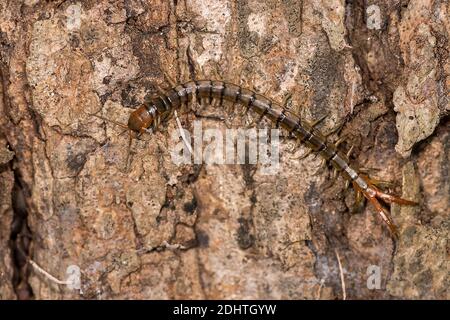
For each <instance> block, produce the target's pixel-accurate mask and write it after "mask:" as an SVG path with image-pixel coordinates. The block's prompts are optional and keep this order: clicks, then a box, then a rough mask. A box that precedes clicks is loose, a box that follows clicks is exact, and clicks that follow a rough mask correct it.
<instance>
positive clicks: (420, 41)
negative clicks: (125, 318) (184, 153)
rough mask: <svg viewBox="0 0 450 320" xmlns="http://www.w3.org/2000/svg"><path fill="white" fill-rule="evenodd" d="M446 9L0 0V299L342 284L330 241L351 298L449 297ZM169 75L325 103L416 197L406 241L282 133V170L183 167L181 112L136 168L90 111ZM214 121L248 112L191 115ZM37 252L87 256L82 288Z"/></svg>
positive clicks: (318, 289)
mask: <svg viewBox="0 0 450 320" xmlns="http://www.w3.org/2000/svg"><path fill="white" fill-rule="evenodd" d="M372 5H373V6H372ZM370 6H372V7H371V8H372V9H370V8H369V7H370ZM373 8H375V9H373ZM376 8H378V9H376ZM377 10H379V11H377ZM449 11H450V7H449V3H448V1H428V0H415V1H414V0H411V1H394V0H392V1H379V0H374V1H347V2H346V1H343V0H332V1H325V0H323V1H320V0H314V1H302V0H282V1H275V0H265V1H256V0H247V1H244V0H236V1H227V0H201V1H200V0H178V1H177V0H172V1H171V0H148V1H144V0H110V1H106V0H103V1H93V0H92V1H91V0H86V1H75V0H73V1H40V0H21V1H16V0H14V1H12V0H6V1H2V2H1V3H0V59H1V60H0V62H1V65H0V67H1V69H0V70H1V87H0V89H1V91H0V93H1V96H2V98H1V99H0V125H1V131H0V169H1V170H0V298H1V299H12V298H35V299H52V298H55V299H70V298H75V299H112V298H145V299H179V298H186V299H220V298H228V299H230V298H235V299H241V298H248V299H341V298H342V297H343V293H342V284H341V280H340V272H339V268H338V261H337V254H338V255H339V257H340V260H341V263H342V266H343V274H344V279H345V285H346V295H347V297H348V298H353V299H366V298H369V299H370V298H388V299H391V298H395V299H398V298H400V299H405V298H419V299H420V298H431V299H445V298H448V293H447V288H448V287H449V279H448V251H449V247H448V243H447V242H448V232H449V225H448V222H449V194H450V190H449V167H448V163H449V123H448V117H446V116H447V115H448V111H449V109H450V107H449V87H450V62H449V57H448V55H449V33H450V25H449V19H448V17H449V14H450V12H449ZM378 12H379V19H377V16H376V15H377V14H378ZM374 19H375V20H374ZM164 74H168V75H169V76H170V77H172V78H174V79H176V80H177V81H180V82H183V81H187V80H189V79H192V78H197V79H198V78H213V79H214V78H217V77H218V76H217V75H220V77H221V78H222V79H224V80H228V81H231V82H234V83H237V84H241V85H243V86H245V87H251V86H253V87H254V88H255V89H256V90H257V91H259V92H264V93H265V94H266V95H267V96H268V97H271V98H273V99H274V100H276V101H280V102H281V101H282V100H283V99H284V98H285V97H286V95H287V94H291V95H292V98H291V102H292V108H293V109H294V110H295V111H296V112H297V113H299V114H301V115H302V116H303V117H304V118H305V119H308V120H310V121H312V120H314V119H318V118H320V117H322V116H324V115H328V117H327V119H326V120H325V121H324V123H323V124H322V125H321V129H322V130H323V131H324V132H327V131H329V130H331V129H332V128H334V127H335V126H337V125H342V132H341V135H343V134H347V135H348V138H347V139H346V143H345V144H344V148H349V147H350V146H351V145H353V146H354V147H355V148H354V152H353V158H354V161H356V162H358V163H360V164H361V166H364V167H368V168H375V169H377V171H376V172H375V175H376V177H378V178H379V179H382V180H387V181H393V182H394V185H395V187H394V188H393V190H394V191H395V192H396V193H397V194H401V193H402V192H403V196H404V197H406V198H409V199H414V200H416V201H418V202H419V203H420V204H419V205H418V206H417V207H399V206H393V207H392V210H391V212H392V214H393V217H394V220H395V221H396V223H397V224H398V226H399V228H400V234H401V236H400V240H399V241H397V242H394V241H393V240H392V239H391V237H390V235H389V233H388V232H387V230H386V228H385V226H384V225H383V224H382V223H381V221H380V219H379V218H378V217H377V216H376V215H375V214H374V211H373V208H372V207H370V206H366V207H365V208H364V209H363V210H362V211H361V212H359V213H355V214H352V213H350V211H351V209H352V207H353V202H354V192H353V191H352V190H351V189H345V187H344V182H343V181H342V180H341V179H338V180H337V182H336V183H334V184H333V185H332V186H331V187H327V185H328V184H329V180H330V179H331V170H330V169H329V168H328V167H327V166H324V165H323V164H322V163H321V160H320V159H319V158H315V157H314V156H313V155H311V156H308V157H306V158H305V159H298V155H299V154H302V153H303V152H305V149H304V148H303V147H300V148H297V147H294V145H293V141H290V140H287V139H286V141H284V142H283V143H282V144H281V150H280V166H281V167H280V171H279V172H278V173H277V174H276V175H267V174H264V172H263V171H262V170H261V166H260V165H258V164H257V165H206V164H201V165H182V166H179V165H176V164H174V163H173V161H172V159H171V156H170V152H171V150H173V149H174V146H175V144H177V143H178V141H174V140H173V139H172V138H171V134H172V133H173V132H174V131H176V130H177V127H176V123H175V121H170V122H169V123H168V125H167V126H166V127H167V128H164V129H163V130H162V131H161V132H157V133H154V134H152V135H149V134H146V135H143V136H142V137H140V139H137V140H136V139H135V140H133V142H132V146H131V158H130V159H129V160H130V161H129V164H128V166H127V163H126V162H127V146H128V137H127V136H126V135H120V133H121V131H122V128H120V127H117V126H115V125H114V124H111V123H108V122H105V121H103V120H101V119H99V118H97V117H94V116H93V114H94V113H98V114H101V115H103V116H104V117H107V118H109V119H112V120H115V121H120V122H122V123H126V121H127V119H128V115H129V113H130V112H131V111H132V110H133V109H135V108H136V107H138V106H139V105H140V104H141V103H142V102H143V101H144V97H145V96H146V95H147V94H149V93H150V94H151V93H154V92H156V87H157V86H161V87H165V88H167V79H166V78H165V76H164ZM220 118H227V122H228V123H229V124H231V126H233V127H235V128H243V126H244V125H245V119H244V118H242V117H240V116H239V115H238V114H237V113H234V114H232V116H230V115H228V114H225V113H224V111H223V109H214V108H212V107H210V106H206V107H203V108H200V107H196V110H195V112H190V113H186V114H182V115H180V120H181V122H182V124H183V127H185V128H188V129H189V130H192V126H193V121H194V120H202V125H203V128H220V129H221V130H225V129H226V125H225V124H224V122H223V121H219V120H218V119H220ZM261 126H264V123H263V124H261ZM333 138H334V139H335V138H336V137H333V136H332V139H333ZM30 259H31V260H32V261H34V262H35V263H37V265H39V266H40V267H41V268H42V269H43V270H45V271H46V272H48V273H49V274H51V275H53V276H54V277H56V278H58V279H60V280H65V279H66V277H67V274H66V272H67V268H68V267H69V266H72V265H75V266H78V267H79V268H80V270H81V290H73V289H71V288H69V287H67V286H66V285H60V284H57V283H55V282H54V281H53V280H51V279H50V278H49V276H46V275H45V274H44V273H43V272H42V271H39V270H38V269H37V268H35V267H33V266H32V265H31V264H30ZM370 266H376V267H378V268H379V270H380V272H381V275H380V276H381V277H380V279H381V286H380V288H379V289H370V288H368V286H367V281H368V278H369V276H370V274H369V275H368V268H369V267H370ZM369 269H370V268H369Z"/></svg>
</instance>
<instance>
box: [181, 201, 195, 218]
mask: <svg viewBox="0 0 450 320" xmlns="http://www.w3.org/2000/svg"><path fill="white" fill-rule="evenodd" d="M195 209H197V199H196V198H195V197H193V198H192V200H191V201H190V202H186V203H185V204H184V205H183V210H184V211H185V212H187V214H188V215H192V214H193V213H194V211H195Z"/></svg>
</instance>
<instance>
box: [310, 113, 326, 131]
mask: <svg viewBox="0 0 450 320" xmlns="http://www.w3.org/2000/svg"><path fill="white" fill-rule="evenodd" d="M326 118H328V115H324V116H322V117H320V118H319V119H317V120H315V121H313V122H312V123H311V127H312V128H314V127H316V126H317V125H318V124H319V123H321V122H322V121H323V120H325V119H326Z"/></svg>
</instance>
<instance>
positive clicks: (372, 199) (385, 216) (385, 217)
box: [366, 196, 398, 239]
mask: <svg viewBox="0 0 450 320" xmlns="http://www.w3.org/2000/svg"><path fill="white" fill-rule="evenodd" d="M366 197H367V196H366ZM367 198H368V199H369V201H370V202H371V203H372V205H373V206H374V207H375V209H376V211H377V213H378V214H379V215H380V217H381V219H383V221H384V222H385V223H386V225H387V226H388V228H389V231H390V232H391V235H392V236H393V237H394V238H396V239H398V230H397V226H396V225H395V224H394V221H393V220H392V218H391V217H390V214H389V212H388V211H387V210H386V208H384V207H383V206H382V205H381V203H379V202H378V200H377V199H376V198H375V197H370V196H368V197H367Z"/></svg>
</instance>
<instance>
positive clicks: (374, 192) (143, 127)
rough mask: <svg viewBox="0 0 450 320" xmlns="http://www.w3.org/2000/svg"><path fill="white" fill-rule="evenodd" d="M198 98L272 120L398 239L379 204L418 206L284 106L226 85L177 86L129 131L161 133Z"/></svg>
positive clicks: (136, 116) (135, 116) (140, 112)
mask: <svg viewBox="0 0 450 320" xmlns="http://www.w3.org/2000/svg"><path fill="white" fill-rule="evenodd" d="M194 97H195V98H199V99H209V100H210V101H211V100H213V99H215V100H216V101H217V100H218V101H219V105H222V103H223V101H229V102H232V103H238V104H241V105H243V106H244V107H245V108H246V110H248V111H253V112H255V113H256V114H258V115H259V116H260V117H261V118H264V117H265V118H267V119H269V120H270V121H271V122H273V123H274V124H275V125H276V127H281V128H283V129H285V130H287V131H288V132H289V133H290V134H291V135H292V136H294V137H295V138H296V139H298V140H299V141H300V142H302V143H304V144H305V145H307V146H308V147H309V148H311V149H312V151H314V152H316V153H318V154H319V155H320V156H322V157H323V158H324V159H325V160H326V161H328V162H330V163H331V164H332V165H333V167H334V168H335V169H336V170H337V171H338V172H339V173H340V174H341V175H342V176H343V178H344V179H346V180H347V181H349V182H350V183H351V184H352V185H353V187H354V189H355V191H356V192H357V193H361V194H362V195H364V197H365V198H366V199H367V200H368V201H369V202H371V203H372V204H373V206H374V207H375V209H376V211H377V213H378V214H379V215H380V217H381V218H382V220H383V221H384V222H385V223H386V225H387V226H388V228H389V230H390V232H391V234H393V235H394V236H396V235H397V228H396V226H395V224H394V223H393V221H392V219H391V218H390V214H389V212H388V210H387V209H386V208H385V207H384V206H383V205H382V204H381V203H380V202H379V200H382V201H384V202H387V203H393V202H395V203H399V204H403V205H415V204H416V203H415V202H413V201H410V200H406V199H402V198H400V197H396V196H393V195H390V194H387V193H384V192H382V191H381V190H380V189H378V188H377V187H376V186H375V182H374V181H372V180H371V179H370V178H369V177H368V176H367V175H364V174H362V173H361V172H360V171H359V169H358V168H357V167H356V166H354V165H351V164H350V161H349V158H348V156H347V155H346V154H345V153H344V152H343V151H341V150H340V149H339V148H338V147H337V146H336V145H335V144H333V143H330V142H328V141H327V139H326V137H325V136H324V135H323V134H322V133H321V132H320V131H319V130H317V129H316V128H315V127H314V125H312V124H310V123H308V122H306V121H304V120H302V119H300V118H299V117H297V116H295V115H293V114H291V113H290V112H288V111H286V110H284V109H283V108H282V106H281V105H279V104H277V103H275V102H273V101H271V100H270V99H268V98H266V97H265V96H263V95H261V94H258V93H256V92H254V91H252V90H248V89H245V88H242V87H240V86H237V85H234V84H231V83H227V82H224V81H212V80H202V81H190V82H187V83H184V84H179V85H176V86H175V87H173V88H171V89H170V90H168V91H167V92H166V93H165V94H160V95H158V96H155V97H153V98H152V99H151V100H150V101H148V102H146V103H145V104H144V105H142V106H140V107H139V108H138V109H136V110H135V111H134V112H132V113H131V115H130V118H129V121H128V128H129V129H130V130H132V131H134V132H138V133H143V132H146V131H148V130H149V129H157V127H158V126H159V125H160V123H161V122H163V121H166V120H168V119H169V118H170V116H171V115H172V113H173V111H174V110H177V109H178V108H180V107H181V106H182V105H183V104H187V103H190V102H192V100H193V99H194Z"/></svg>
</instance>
